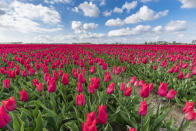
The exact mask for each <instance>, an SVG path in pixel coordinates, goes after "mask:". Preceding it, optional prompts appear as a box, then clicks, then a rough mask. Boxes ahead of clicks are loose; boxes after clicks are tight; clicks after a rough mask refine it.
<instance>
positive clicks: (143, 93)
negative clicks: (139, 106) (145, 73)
mask: <svg viewBox="0 0 196 131" xmlns="http://www.w3.org/2000/svg"><path fill="white" fill-rule="evenodd" d="M149 93H150V90H149V86H148V84H147V83H146V84H144V85H143V86H142V88H141V90H140V96H141V97H143V98H147V97H148V96H149Z"/></svg>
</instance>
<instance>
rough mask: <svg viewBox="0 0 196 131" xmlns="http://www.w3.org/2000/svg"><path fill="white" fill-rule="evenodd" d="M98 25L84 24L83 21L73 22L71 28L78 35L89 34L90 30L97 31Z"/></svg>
mask: <svg viewBox="0 0 196 131" xmlns="http://www.w3.org/2000/svg"><path fill="white" fill-rule="evenodd" d="M97 27H98V24H95V23H84V24H82V22H81V21H72V24H71V28H72V29H73V30H74V32H75V33H76V34H82V33H88V32H89V31H90V30H95V29H96V28H97Z"/></svg>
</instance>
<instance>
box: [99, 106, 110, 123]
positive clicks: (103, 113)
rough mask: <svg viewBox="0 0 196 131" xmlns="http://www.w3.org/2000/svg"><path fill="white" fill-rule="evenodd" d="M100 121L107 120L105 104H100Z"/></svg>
mask: <svg viewBox="0 0 196 131" xmlns="http://www.w3.org/2000/svg"><path fill="white" fill-rule="evenodd" d="M98 110H99V111H98V121H99V123H100V124H105V123H106V122H107V118H108V116H107V113H106V111H105V105H103V106H100V105H98Z"/></svg>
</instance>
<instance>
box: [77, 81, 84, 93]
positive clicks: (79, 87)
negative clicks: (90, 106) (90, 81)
mask: <svg viewBox="0 0 196 131" xmlns="http://www.w3.org/2000/svg"><path fill="white" fill-rule="evenodd" d="M77 91H78V92H82V91H83V87H82V83H81V82H78V83H77Z"/></svg>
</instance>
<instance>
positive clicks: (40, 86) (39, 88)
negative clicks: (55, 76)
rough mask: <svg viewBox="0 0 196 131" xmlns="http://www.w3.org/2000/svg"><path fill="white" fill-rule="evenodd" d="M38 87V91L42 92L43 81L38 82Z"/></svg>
mask: <svg viewBox="0 0 196 131" xmlns="http://www.w3.org/2000/svg"><path fill="white" fill-rule="evenodd" d="M36 88H37V91H38V92H41V91H43V89H44V87H43V86H42V83H39V84H37V85H36Z"/></svg>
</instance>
